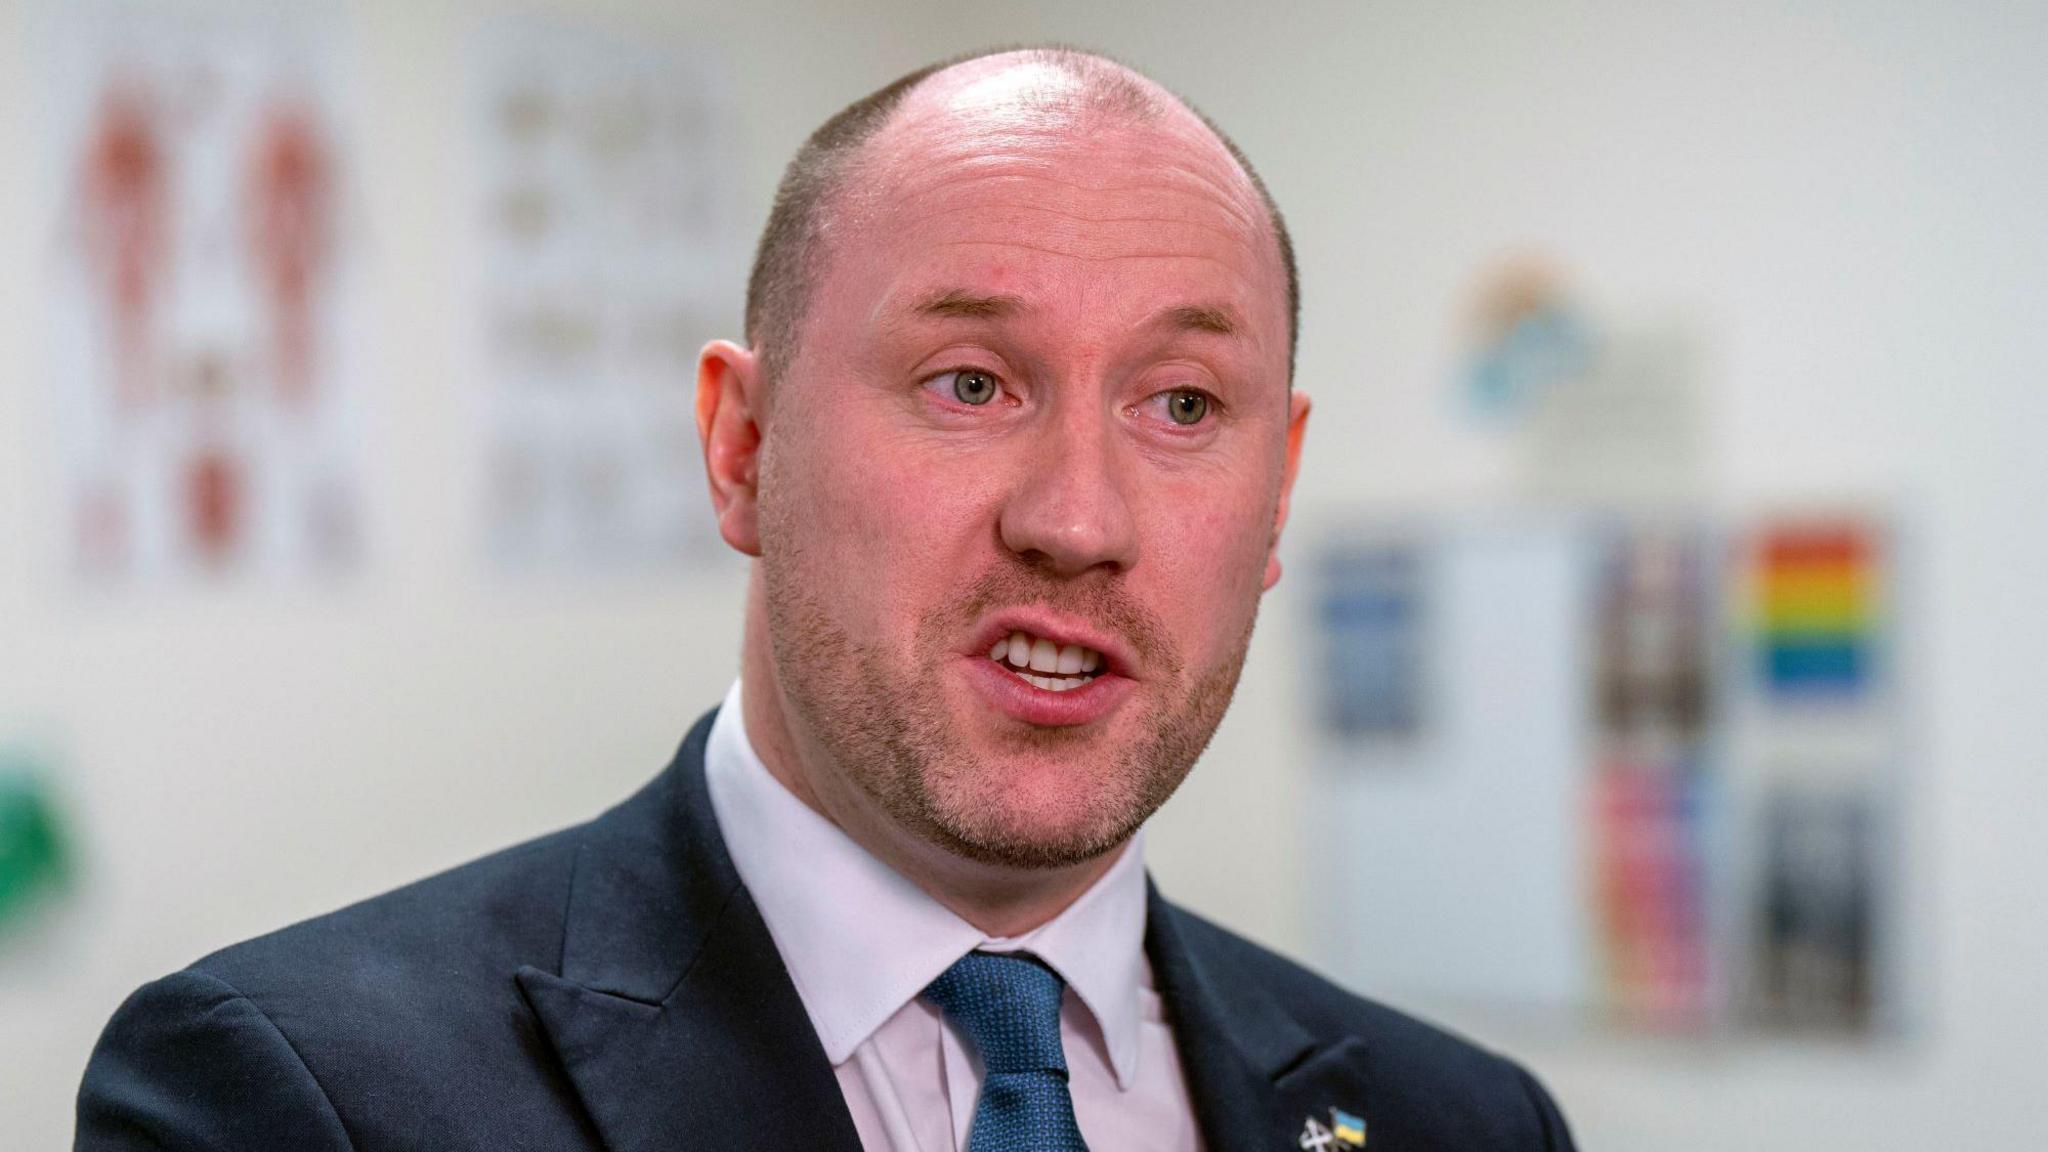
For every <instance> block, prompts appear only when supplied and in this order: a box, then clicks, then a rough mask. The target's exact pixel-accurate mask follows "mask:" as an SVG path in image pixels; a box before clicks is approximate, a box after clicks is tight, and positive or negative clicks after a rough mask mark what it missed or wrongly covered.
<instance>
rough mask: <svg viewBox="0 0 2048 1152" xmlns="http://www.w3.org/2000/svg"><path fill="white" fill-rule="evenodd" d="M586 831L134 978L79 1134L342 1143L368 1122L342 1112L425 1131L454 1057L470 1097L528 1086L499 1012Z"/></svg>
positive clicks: (122, 1139) (119, 1140) (95, 1065)
mask: <svg viewBox="0 0 2048 1152" xmlns="http://www.w3.org/2000/svg"><path fill="white" fill-rule="evenodd" d="M588 827H589V826H588V825H579V826H577V827H576V828H572V829H568V830H565V831H563V832H558V833H555V834H553V835H550V836H546V837H543V838H541V839H538V840H534V841H530V842H528V843H525V844H521V845H518V846H515V847H512V848H509V849H506V850H504V851H500V852H497V853H494V854H492V855H490V856H486V857H483V858H482V859H479V860H476V861H473V862H471V863H468V864H464V865H462V866H460V867H458V868H454V869H452V870H450V871H447V872H443V873H441V874H439V875H436V876H432V877H429V878H427V879H425V880H421V881H418V882H416V883H413V884H409V885H406V886H405V887H402V888H399V889H396V890H394V891H391V892H387V893H385V894H383V895H381V896H377V897H374V898H372V899H369V900H365V901H362V902H360V903H357V904H353V905H350V906H348V907H346V908H342V909H340V910H338V911H335V912H330V913H328V914H326V915H323V916H318V917H314V918H312V919H310V920H306V921H303V922H301V923H298V924H294V925H291V926H290V927H287V928H283V929H280V930H278V931H275V932H272V933H269V934H267V935H264V936H259V937H256V938H254V939H252V940H248V941H244V942H242V943H240V944H236V945H234V946H232V947H229V948H225V949H222V950H221V951H218V952H215V953H213V954H211V955H209V956H206V957H203V958H201V959H199V960H197V961H195V962H194V963H192V964H191V965H190V966H188V967H186V968H184V969H182V970H180V971H178V972H173V973H171V974H170V975H168V976H165V977H162V978H161V979H158V980H155V981H152V982H150V983H148V984H145V985H144V986H142V987H141V988H140V989H138V990H137V991H136V992H135V993H134V994H132V995H131V996H129V997H128V999H127V1000H126V1001H125V1002H124V1003H123V1004H122V1005H121V1007H120V1009H119V1010H118V1011H116V1012H115V1013H114V1016H113V1018H112V1019H111V1020H110V1021H109V1022H108V1024H107V1026H106V1029H105V1030H104V1031H103V1032H102V1034H101V1036H100V1039H99V1043H98V1044H97V1045H96V1046H95V1048H94V1051H93V1055H92V1058H91V1060H90V1061H89V1063H88V1064H87V1067H86V1070H85V1075H84V1079H83V1081H82V1083H81V1085H80V1090H79V1099H78V1132H79V1147H81V1148H88V1147H89V1148H94V1149H98V1148H109V1149H111V1148H127V1147H130V1146H131V1144H135V1146H150V1147H156V1146H163V1147H209V1148H239V1147H271V1146H279V1145H278V1144H277V1139H274V1138H281V1137H280V1134H283V1133H293V1134H295V1135H293V1136H292V1137H291V1139H293V1140H295V1141H296V1142H297V1145H296V1146H301V1147H306V1148H309V1149H311V1148H347V1147H350V1146H351V1140H350V1137H356V1138H358V1141H359V1140H360V1137H361V1136H362V1132H361V1131H360V1130H359V1129H356V1130H352V1131H350V1132H349V1134H348V1135H346V1136H345V1135H343V1132H344V1129H355V1124H354V1123H352V1122H351V1121H350V1120H349V1118H350V1117H352V1116H353V1117H361V1116H365V1115H375V1116H378V1117H379V1118H380V1120H379V1122H380V1123H386V1124H395V1125H399V1126H402V1127H404V1128H405V1129H407V1130H409V1131H411V1132H412V1133H414V1134H421V1133H426V1132H432V1131H434V1130H435V1129H434V1125H435V1124H437V1123H439V1122H440V1118H438V1117H435V1116H433V1115H432V1111H433V1109H432V1108H431V1106H430V1105H429V1104H427V1103H426V1101H427V1099H428V1096H429V1095H430V1094H431V1093H432V1092H434V1091H436V1090H437V1086H440V1085H445V1084H448V1083H449V1082H450V1077H451V1076H452V1075H453V1074H454V1073H455V1072H456V1071H457V1070H465V1071H468V1072H472V1073H479V1074H480V1075H479V1076H478V1078H477V1080H476V1081H473V1082H472V1083H474V1084H475V1085H476V1088H475V1089H474V1094H476V1095H477V1097H478V1099H477V1100H475V1101H472V1103H478V1102H480V1101H481V1100H482V1098H483V1096H484V1095H487V1094H488V1093H489V1092H492V1091H496V1089H495V1088H493V1087H490V1085H493V1084H497V1085H502V1086H505V1087H508V1088H519V1087H524V1086H525V1085H524V1084H523V1081H524V1080H527V1079H531V1078H533V1076H534V1075H535V1073H534V1071H533V1067H534V1066H533V1062H532V1061H531V1060H529V1059H526V1058H525V1057H524V1056H523V1055H522V1053H521V1040H520V1036H519V1033H518V1031H517V1030H516V1029H515V1028H512V1027H508V1026H507V1023H506V1022H507V1021H509V1020H517V1019H520V1018H521V1017H522V1016H523V1014H524V1010H523V1007H522V1005H521V1003H520V992H519V989H518V985H517V983H516V981H515V980H514V979H513V978H512V974H513V973H514V972H515V971H516V970H517V969H518V968H519V967H520V966H522V965H528V964H531V965H536V966H541V967H552V966H553V965H554V964H555V963H557V961H558V958H559V956H560V954H561V939H562V923H563V916H564V911H563V910H564V907H565V905H566V903H567V898H568V890H569V883H570V878H571V874H572V872H573V869H574V861H575V857H576V849H577V845H578V842H579V839H580V838H581V836H582V835H583V834H584V832H585V830H586V829H587V828H588ZM470 1091H471V1090H468V1089H465V1090H463V1092H462V1093H457V1094H463V1093H469V1092H470ZM440 1094H441V1095H443V1096H446V1095H448V1092H447V1091H445V1090H440ZM366 1103H368V1104H374V1107H370V1108H365V1107H364V1105H365V1104H366ZM316 1133H317V1134H318V1138H317V1139H316ZM140 1134H147V1135H148V1137H149V1139H148V1140H146V1141H145V1140H142V1137H141V1135H140ZM137 1142H139V1143H137ZM432 1144H433V1141H429V1142H428V1145H426V1146H431V1145H432ZM355 1146H357V1147H361V1146H362V1145H361V1144H360V1143H359V1142H358V1143H357V1144H356V1145H355ZM446 1146H450V1147H453V1146H458V1145H455V1144H448V1145H446Z"/></svg>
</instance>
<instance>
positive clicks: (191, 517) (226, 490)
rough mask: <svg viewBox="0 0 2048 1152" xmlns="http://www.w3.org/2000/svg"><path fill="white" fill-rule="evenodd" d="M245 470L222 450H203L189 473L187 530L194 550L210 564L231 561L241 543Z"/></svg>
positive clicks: (186, 489)
mask: <svg viewBox="0 0 2048 1152" xmlns="http://www.w3.org/2000/svg"><path fill="white" fill-rule="evenodd" d="M242 489H243V484H242V470H241V467H240V465H239V464H238V463H237V462H236V461H235V459H234V458H233V457H231V456H229V455H228V454H227V453H226V452H223V451H220V450H218V449H202V450H201V451H200V453H199V454H198V455H197V456H195V457H193V459H192V461H191V463H190V464H189V465H187V469H186V472H185V513H186V516H187V520H186V525H185V527H186V530H187V531H188V532H189V533H190V534H191V542H192V550H193V551H194V552H195V553H197V554H198V555H199V556H200V558H202V559H204V560H205V561H207V562H208V563H210V564H214V565H219V564H221V563H223V562H225V561H226V560H228V559H229V558H230V557H231V556H232V555H233V554H234V552H235V548H236V545H238V544H239V543H240V542H241V536H242V513H243V507H242V506H243V503H244V501H243V491H242Z"/></svg>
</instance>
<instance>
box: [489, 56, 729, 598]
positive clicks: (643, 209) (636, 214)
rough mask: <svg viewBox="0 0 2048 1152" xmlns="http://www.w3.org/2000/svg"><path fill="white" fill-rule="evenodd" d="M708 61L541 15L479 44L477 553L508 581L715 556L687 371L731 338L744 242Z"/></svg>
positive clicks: (721, 552)
mask: <svg viewBox="0 0 2048 1152" xmlns="http://www.w3.org/2000/svg"><path fill="white" fill-rule="evenodd" d="M703 56H704V53H703V52H702V51H701V45H680V44H672V45H662V44H658V43H652V42H649V41H648V40H646V39H645V38H631V39H628V38H625V37H619V36H612V35H609V34H606V33H604V32H602V31H600V30H598V29H595V28H589V27H583V26H579V25H566V26H565V25H563V24H561V23H558V22H554V21H546V20H537V19H536V20H513V21H506V22H503V23H500V24H497V25H494V26H493V27H492V28H490V29H488V30H487V32H486V34H484V35H482V36H480V37H479V38H478V39H477V40H476V41H475V44H474V56H473V59H472V69H471V84H470V96H469V103H470V108H469V115H468V125H469V131H470V134H471V138H472V140H473V143H474V146H475V157H476V163H475V164H474V165H473V166H472V170H473V172H474V173H475V179H474V183H473V184H472V186H471V187H470V188H469V189H468V192H467V198H468V205H467V206H468V211H469V213H470V215H471V219H472V220H473V221H474V222H475V228H476V233H475V234H476V236H477V238H478V243H479V258H480V260H479V262H480V269H481V271H482V273H483V275H482V279H481V283H480V284H479V286H478V290H477V294H476V300H477V307H478V308H479V309H480V315H479V318H478V324H477V329H476V331H477V334H478V338H479V348H478V355H479V363H480V366H481V371H482V375H483V378H484V389H485V391H484V397H483V399H484V408H485V412H486V416H485V424H484V427H485V435H486V447H485V456H484V459H485V467H486V471H485V476H484V485H483V487H484V519H485V527H486V531H485V536H486V538H487V540H488V547H489V549H490V552H491V555H492V557H493V559H494V560H495V561H496V562H497V563H498V564H500V565H501V566H503V567H506V568H508V569H518V570H531V569H585V570H589V569H601V570H617V569H624V568H634V567H646V566H649V565H675V564H679V563H680V564H691V563H700V562H703V561H706V560H708V559H712V558H722V557H724V556H727V555H729V553H728V552H727V551H726V549H725V548H724V546H723V544H722V543H721V542H720V541H719V540H718V537H717V532H716V528H715V525H714V524H713V523H712V520H711V513H710V505H709V502H708V501H707V499H706V498H705V495H704V473H703V466H702V463H701V456H700V453H699V449H698V446H697V429H696V420H695V408H694V401H695V388H696V359H697V352H698V349H699V348H700V347H702V345H703V344H704V343H705V341H707V340H709V339H710V338H712V337H714V336H718V335H729V334H733V333H734V324H735V323H736V319H735V320H733V321H728V319H727V318H728V317H734V318H736V316H737V313H738V311H739V303H740V299H741V297H742V295H743V290H744V267H743V265H742V263H741V259H742V253H743V252H744V247H743V245H744V239H743V233H744V232H745V230H746V229H745V228H744V226H743V225H742V224H741V223H740V222H739V220H737V219H736V214H735V212H734V208H733V203H732V199H731V193H730V190H729V189H730V184H731V181H730V180H728V179H726V178H725V176H726V174H727V173H729V172H730V171H731V170H732V168H733V167H734V164H733V162H732V160H731V159H730V157H729V155H728V151H729V149H730V146H731V136H732V133H731V130H730V120H731V116H730V114H729V113H728V111H727V110H726V99H725V93H724V89H723V87H722V85H721V84H720V83H719V82H718V81H717V79H716V78H715V77H714V76H713V75H712V74H711V73H710V72H708V71H707V70H706V67H705V65H704V62H703ZM736 240H737V243H736Z"/></svg>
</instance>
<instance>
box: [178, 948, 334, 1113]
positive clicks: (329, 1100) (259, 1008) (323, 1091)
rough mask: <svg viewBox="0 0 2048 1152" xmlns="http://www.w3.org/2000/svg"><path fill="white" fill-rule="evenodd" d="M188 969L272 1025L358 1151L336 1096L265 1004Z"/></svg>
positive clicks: (196, 970)
mask: <svg viewBox="0 0 2048 1152" xmlns="http://www.w3.org/2000/svg"><path fill="white" fill-rule="evenodd" d="M186 971H187V972H189V973H190V974H192V975H194V976H197V977H199V978H201V979H203V980H207V981H210V982H212V983H214V984H217V985H219V986H220V987H221V988H223V989H225V990H226V991H227V992H228V994H229V995H231V996H233V997H234V998H235V999H237V1000H240V1001H241V1002H242V1003H244V1004H247V1005H248V1006H249V1007H250V1009H251V1010H253V1011H254V1012H255V1013H256V1016H257V1018H258V1019H261V1020H262V1021H263V1022H264V1023H265V1024H267V1025H269V1026H270V1030H271V1031H272V1032H274V1033H276V1034H277V1038H278V1039H279V1040H280V1041H282V1042H283V1043H284V1047H285V1051H287V1052H290V1053H291V1054H292V1059H294V1060H297V1061H298V1062H299V1070H300V1071H302V1072H304V1073H305V1074H306V1079H307V1080H310V1081H312V1084H313V1090H314V1091H316V1092H318V1093H320V1103H322V1104H324V1105H326V1106H327V1114H328V1115H329V1116H331V1117H333V1118H334V1127H335V1130H336V1131H339V1132H340V1133H341V1138H342V1140H343V1141H344V1142H345V1143H346V1144H347V1145H348V1150H349V1152H356V1142H355V1138H354V1137H352V1136H350V1135H349V1133H348V1125H347V1124H345V1123H343V1122H342V1119H341V1111H340V1109H337V1108H336V1107H335V1106H334V1098H333V1097H332V1096H329V1095H328V1094H327V1086H326V1085H324V1084H322V1083H320V1077H319V1076H317V1075H315V1074H314V1072H313V1066H312V1065H310V1064H308V1063H306V1057H305V1054H304V1053H302V1052H300V1051H299V1047H298V1045H296V1044H294V1043H292V1038H291V1037H290V1036H287V1035H285V1032H284V1029H282V1028H279V1027H278V1026H277V1021H275V1020H272V1019H271V1018H270V1013H268V1012H265V1011H264V1010H263V1005H261V1004H258V1003H257V1002H256V1001H255V1000H253V999H251V998H250V997H249V996H248V995H247V994H245V993H244V992H243V991H242V990H241V989H239V988H237V987H235V986H234V985H233V984H230V983H228V982H227V981H226V980H223V979H221V978H220V977H219V976H216V975H214V974H213V973H211V972H206V971H202V970H200V969H198V968H188V969H186Z"/></svg>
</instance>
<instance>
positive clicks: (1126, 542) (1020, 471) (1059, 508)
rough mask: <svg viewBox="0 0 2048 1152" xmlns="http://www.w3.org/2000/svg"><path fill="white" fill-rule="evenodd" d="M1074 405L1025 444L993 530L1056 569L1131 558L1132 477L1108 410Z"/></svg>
mask: <svg viewBox="0 0 2048 1152" xmlns="http://www.w3.org/2000/svg"><path fill="white" fill-rule="evenodd" d="M1086 407H1088V406H1086V405H1075V406H1074V410H1070V411H1069V412H1067V413H1064V414H1063V418H1062V419H1060V420H1057V421H1048V422H1047V424H1046V425H1045V427H1044V430H1043V432H1042V434H1041V435H1040V436H1037V437H1033V438H1031V439H1030V441H1029V442H1028V443H1027V444H1026V445H1025V448H1024V452H1023V453H1022V454H1021V457H1020V459H1019V460H1018V461H1017V463H1016V465H1015V468H1016V480H1015V483H1014V486H1013V487H1012V488H1011V490H1010V493H1009V496H1008V498H1007V499H1006V500H1005V502H1004V504H1003V510H1002V517H1001V519H1000V521H999V522H998V524H997V530H998V532H999V533H1000V534H1001V536H1002V541H1003V546H1004V547H1006V548H1008V549H1009V550H1010V551H1011V552H1012V553H1014V554H1016V555H1017V556H1018V557H1019V558H1020V559H1022V560H1024V561H1025V562H1027V563H1029V564H1033V565H1035V566H1038V567H1040V568H1042V569H1044V570H1045V571H1047V572H1049V573H1051V574H1053V575H1059V576H1078V575H1080V574H1082V573H1084V572H1087V571H1089V570H1091V569H1094V568H1098V567H1103V568H1108V569H1109V570H1111V571H1118V572H1120V571H1123V570H1126V569H1128V568H1130V566H1131V565H1132V564H1134V563H1136V562H1137V558H1138V556H1137V551H1138V528H1137V522H1136V519H1135V517H1134V516H1133V509H1132V492H1131V481H1132V477H1131V476H1130V474H1129V468H1128V463H1129V462H1128V461H1126V460H1124V459H1123V458H1122V457H1121V456H1120V455H1119V451H1118V445H1117V443H1116V437H1115V430H1114V429H1113V428H1112V427H1110V424H1111V422H1112V420H1113V417H1110V416H1108V415H1107V414H1105V413H1100V412H1093V411H1083V410H1082V409H1084V408H1086Z"/></svg>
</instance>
